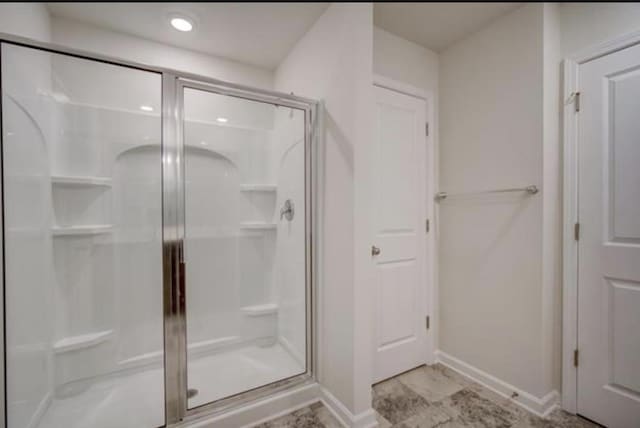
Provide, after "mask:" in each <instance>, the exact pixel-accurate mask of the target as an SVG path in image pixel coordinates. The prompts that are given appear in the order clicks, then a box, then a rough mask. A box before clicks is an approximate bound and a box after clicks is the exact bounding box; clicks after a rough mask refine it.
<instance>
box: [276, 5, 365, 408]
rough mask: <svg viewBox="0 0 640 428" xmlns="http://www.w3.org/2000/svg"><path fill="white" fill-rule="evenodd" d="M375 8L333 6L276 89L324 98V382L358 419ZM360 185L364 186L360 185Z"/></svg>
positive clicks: (289, 61) (285, 66) (284, 67)
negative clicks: (365, 211) (365, 185)
mask: <svg viewBox="0 0 640 428" xmlns="http://www.w3.org/2000/svg"><path fill="white" fill-rule="evenodd" d="M372 30H373V16H372V6H371V4H337V3H334V4H332V5H331V6H329V8H328V9H327V11H326V12H325V13H324V14H323V15H322V16H321V17H320V18H319V19H318V21H317V22H316V23H315V24H314V26H313V27H312V28H311V29H310V30H309V31H308V32H307V34H306V35H305V36H304V37H303V38H302V39H301V40H300V41H299V42H298V43H297V45H296V46H295V47H294V49H293V50H292V51H291V53H290V54H289V55H288V56H287V58H286V59H285V60H284V61H283V62H282V64H281V65H280V66H279V67H278V69H277V71H276V78H275V88H276V89H277V90H280V91H283V92H290V91H293V92H295V93H296V94H298V95H302V96H307V97H311V98H315V99H318V100H323V101H324V103H325V106H326V111H325V117H324V129H323V130H324V134H325V141H324V147H323V149H322V150H321V151H320V157H321V161H322V162H323V163H324V170H325V171H326V174H324V175H323V176H322V178H321V180H322V184H321V185H322V187H323V193H322V195H321V198H322V199H321V201H320V203H321V204H322V206H323V212H322V217H321V223H322V230H323V231H324V232H325V233H324V234H323V235H322V236H321V240H322V250H321V258H322V265H321V266H320V269H319V270H320V271H321V276H322V277H321V283H320V284H319V287H320V289H321V290H320V292H321V311H322V312H321V314H320V317H321V325H319V328H318V330H319V334H320V336H321V337H320V338H319V339H320V349H319V352H320V359H321V361H320V364H321V365H320V373H319V375H320V382H321V383H322V384H323V385H324V386H325V388H327V389H328V390H329V391H330V392H331V393H332V394H333V395H334V396H335V397H337V398H338V399H339V400H340V401H341V402H342V403H343V404H344V405H345V406H346V408H347V409H348V410H349V411H350V412H351V413H352V414H354V415H364V416H362V417H366V416H367V415H370V414H371V413H370V408H371V389H370V384H371V358H372V352H371V351H372V344H371V343H372V342H371V333H372V332H371V296H370V294H371V293H370V285H369V283H367V281H366V275H367V264H370V260H369V259H368V257H364V256H367V255H368V252H367V248H368V247H367V245H369V244H370V243H369V242H368V239H362V236H363V235H367V234H368V232H369V231H368V230H367V228H368V222H367V220H366V213H365V217H364V221H361V222H357V221H356V219H361V218H362V217H361V216H362V215H363V211H364V207H366V206H367V204H366V198H367V194H366V190H365V189H362V188H360V187H358V186H359V185H363V184H366V182H367V181H368V180H366V177H362V175H365V176H366V175H367V174H368V171H367V165H368V164H369V161H368V159H367V144H368V142H369V141H371V138H370V133H371V130H370V123H371V120H370V118H371V113H372V105H373V99H372V94H373V92H372V88H371V86H372V40H373V34H372ZM358 183H360V184H358Z"/></svg>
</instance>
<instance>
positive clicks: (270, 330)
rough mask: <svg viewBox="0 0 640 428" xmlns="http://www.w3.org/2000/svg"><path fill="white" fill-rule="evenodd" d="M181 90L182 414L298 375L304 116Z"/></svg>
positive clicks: (304, 359)
mask: <svg viewBox="0 0 640 428" xmlns="http://www.w3.org/2000/svg"><path fill="white" fill-rule="evenodd" d="M186 86H187V87H184V86H183V87H182V98H183V113H184V141H183V159H184V182H185V188H184V196H185V197H184V202H185V211H184V214H185V239H184V260H185V264H186V285H185V294H186V336H187V351H186V352H187V388H188V391H187V397H188V405H187V407H188V409H193V408H196V407H198V406H202V405H204V404H207V403H211V402H216V401H220V400H224V399H226V398H229V397H233V396H238V395H242V394H246V393H247V392H248V391H252V390H255V389H257V388H261V387H264V386H265V385H270V384H273V383H275V382H279V381H282V380H285V379H290V378H292V377H295V376H298V375H301V374H304V373H307V372H308V370H309V367H308V361H309V358H308V355H307V354H308V349H309V348H308V342H309V337H308V326H309V321H310V320H309V313H308V310H307V308H308V306H307V305H308V301H309V297H310V296H309V295H308V286H307V279H308V278H307V272H308V270H307V269H308V267H309V266H308V263H309V262H308V256H309V253H308V240H307V232H308V223H309V222H308V217H307V206H308V200H307V197H308V194H307V184H308V180H307V155H308V151H307V142H308V141H307V139H306V138H305V129H306V128H305V113H306V114H308V112H305V110H302V109H296V108H289V107H284V106H277V105H274V104H271V103H266V102H260V101H257V100H252V99H247V98H241V97H238V96H232V95H226V94H222V93H216V92H212V91H209V90H207V88H206V87H199V86H198V85H196V84H194V86H193V87H189V85H186Z"/></svg>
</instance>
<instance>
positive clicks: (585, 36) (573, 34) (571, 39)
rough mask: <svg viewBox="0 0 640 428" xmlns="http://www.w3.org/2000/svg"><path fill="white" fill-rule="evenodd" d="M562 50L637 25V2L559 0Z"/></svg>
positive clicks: (639, 20) (584, 45)
mask: <svg viewBox="0 0 640 428" xmlns="http://www.w3.org/2000/svg"><path fill="white" fill-rule="evenodd" d="M560 19H561V25H562V53H563V56H567V55H571V54H573V53H576V52H577V51H579V50H581V49H584V48H587V47H589V46H591V45H594V44H597V43H601V42H604V41H607V40H609V39H612V38H614V37H617V36H620V35H623V34H626V33H630V32H633V31H638V30H639V29H640V3H615V2H607V3H561V4H560Z"/></svg>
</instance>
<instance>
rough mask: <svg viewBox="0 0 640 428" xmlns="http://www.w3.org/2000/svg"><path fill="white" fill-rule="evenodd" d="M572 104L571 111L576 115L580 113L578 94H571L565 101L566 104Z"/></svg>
mask: <svg viewBox="0 0 640 428" xmlns="http://www.w3.org/2000/svg"><path fill="white" fill-rule="evenodd" d="M571 103H573V110H574V111H575V112H576V113H577V112H579V111H580V92H579V91H576V92H572V93H571V95H569V98H568V99H567V104H571Z"/></svg>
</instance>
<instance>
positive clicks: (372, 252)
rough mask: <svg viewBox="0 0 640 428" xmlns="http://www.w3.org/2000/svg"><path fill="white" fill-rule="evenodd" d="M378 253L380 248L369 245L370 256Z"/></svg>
mask: <svg viewBox="0 0 640 428" xmlns="http://www.w3.org/2000/svg"><path fill="white" fill-rule="evenodd" d="M379 254H380V248H378V247H376V246H375V245H372V246H371V255H372V256H377V255H379Z"/></svg>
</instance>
